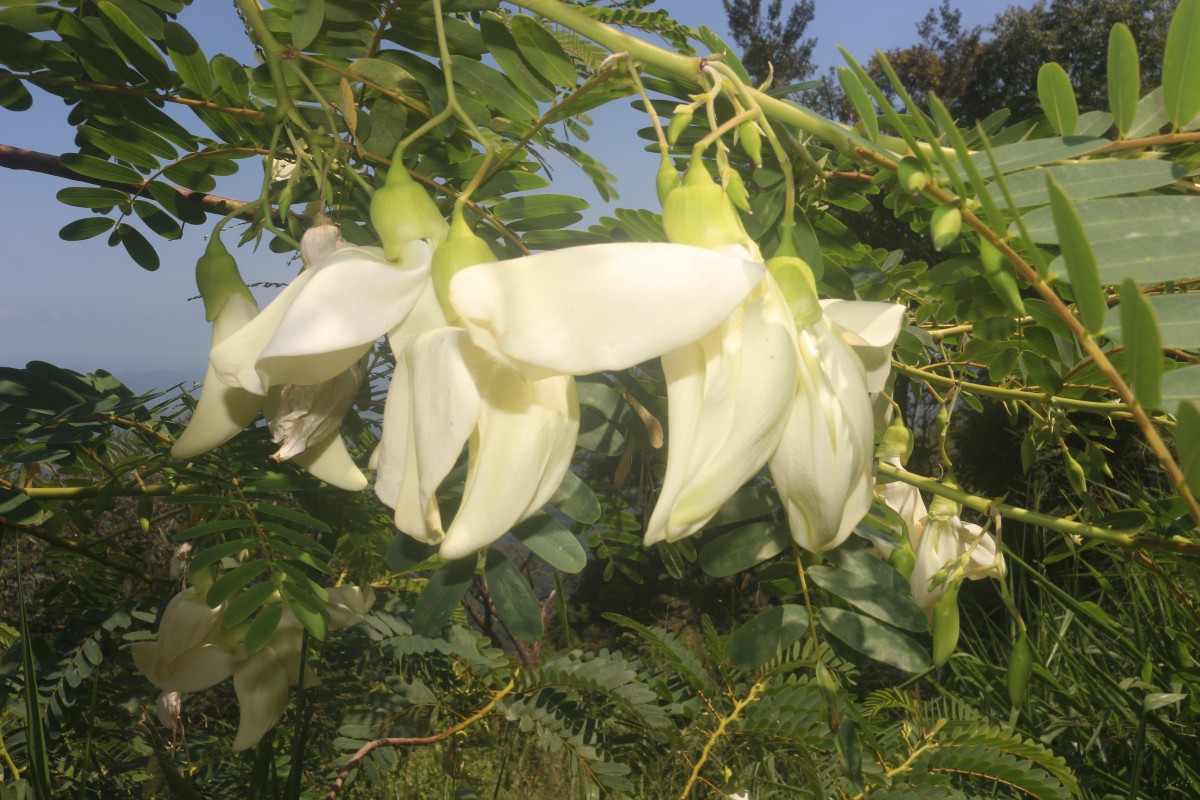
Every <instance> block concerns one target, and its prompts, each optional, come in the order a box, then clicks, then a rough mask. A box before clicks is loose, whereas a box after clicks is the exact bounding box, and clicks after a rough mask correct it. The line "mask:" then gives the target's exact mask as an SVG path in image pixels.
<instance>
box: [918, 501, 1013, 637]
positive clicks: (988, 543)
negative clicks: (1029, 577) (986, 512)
mask: <svg viewBox="0 0 1200 800" xmlns="http://www.w3.org/2000/svg"><path fill="white" fill-rule="evenodd" d="M915 549H916V563H915V565H914V566H913V573H912V576H911V577H910V578H909V582H910V585H911V588H912V597H913V601H914V602H915V603H916V604H917V605H919V606H920V607H921V608H922V609H924V610H925V613H926V614H931V613H933V606H934V605H935V604H936V603H937V601H938V599H939V598H940V597H941V596H942V595H943V594H945V593H946V589H947V584H944V583H943V584H939V585H938V586H932V587H931V586H930V579H931V578H933V576H934V574H936V573H937V572H938V571H940V570H941V569H943V568H944V567H946V566H948V565H952V562H958V561H959V560H960V559H961V558H962V557H963V556H964V555H966V554H967V553H970V556H969V558H968V559H967V563H966V565H965V566H966V569H967V573H966V577H968V578H970V579H972V580H981V579H983V578H986V577H989V576H990V575H994V576H997V577H999V576H1000V575H1003V574H1004V558H1003V556H1000V557H999V558H997V553H996V540H995V539H993V538H992V536H991V534H988V533H984V531H983V528H981V527H979V526H978V525H976V524H975V523H973V522H963V521H962V520H961V519H960V518H959V517H958V516H949V517H930V518H928V519H927V520H926V521H925V526H924V529H923V531H922V533H921V537H920V542H919V543H918V544H917V545H916V547H915Z"/></svg>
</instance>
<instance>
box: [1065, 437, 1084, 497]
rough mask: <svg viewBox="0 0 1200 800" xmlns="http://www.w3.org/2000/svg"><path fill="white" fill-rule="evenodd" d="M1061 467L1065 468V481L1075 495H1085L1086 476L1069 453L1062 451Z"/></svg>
mask: <svg viewBox="0 0 1200 800" xmlns="http://www.w3.org/2000/svg"><path fill="white" fill-rule="evenodd" d="M1063 465H1064V466H1066V468H1067V480H1068V481H1069V482H1070V484H1071V488H1072V489H1074V490H1075V494H1078V495H1080V496H1082V495H1085V494H1087V475H1086V474H1085V473H1084V471H1083V467H1082V466H1081V465H1080V463H1079V462H1078V461H1076V460H1075V458H1074V456H1072V455H1071V451H1070V450H1067V449H1065V448H1064V449H1063Z"/></svg>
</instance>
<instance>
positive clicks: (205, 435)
mask: <svg viewBox="0 0 1200 800" xmlns="http://www.w3.org/2000/svg"><path fill="white" fill-rule="evenodd" d="M257 314H258V306H257V305H255V304H254V300H252V299H251V298H249V297H247V296H246V295H245V294H242V293H240V292H236V293H234V294H232V295H230V297H229V299H228V300H226V301H225V305H224V306H222V308H221V312H220V313H219V314H217V318H216V319H215V320H213V331H212V347H216V346H217V344H219V343H220V342H222V341H224V340H225V339H228V338H229V337H230V336H232V335H234V334H235V333H237V332H238V331H239V330H241V329H242V328H244V327H245V326H246V325H248V324H249V323H250V321H251V320H253V319H254V317H255V316H256V315H257ZM262 404H263V398H262V396H261V395H256V394H252V393H251V392H247V391H246V390H245V389H242V388H241V387H237V386H229V385H228V384H226V383H223V382H222V381H221V380H220V379H219V378H218V376H217V370H216V368H215V367H214V366H213V365H212V362H211V361H210V362H209V363H208V366H207V367H206V369H205V371H204V385H203V387H202V388H201V390H200V399H199V401H197V403H196V410H195V411H193V412H192V418H191V419H190V420H189V421H188V424H187V427H186V428H185V429H184V431H183V433H182V434H180V436H179V438H178V439H176V440H175V444H174V445H173V446H172V447H171V455H172V456H174V457H175V458H192V457H193V456H198V455H200V454H201V453H207V452H208V451H209V450H212V449H213V448H214V447H216V446H218V445H221V444H224V443H225V442H227V441H229V440H230V439H232V438H233V437H234V436H236V435H237V434H238V433H240V432H241V431H242V430H243V429H245V427H246V426H247V425H249V424H250V423H251V422H253V421H254V418H255V417H257V416H258V412H259V411H260V410H261V409H262Z"/></svg>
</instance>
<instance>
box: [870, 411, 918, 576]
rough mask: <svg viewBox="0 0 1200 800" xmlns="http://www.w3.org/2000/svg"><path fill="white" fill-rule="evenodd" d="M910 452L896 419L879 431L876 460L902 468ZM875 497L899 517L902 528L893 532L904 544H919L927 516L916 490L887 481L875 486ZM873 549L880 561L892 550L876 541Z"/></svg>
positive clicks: (908, 439)
mask: <svg viewBox="0 0 1200 800" xmlns="http://www.w3.org/2000/svg"><path fill="white" fill-rule="evenodd" d="M911 451H912V433H911V432H910V431H909V430H908V428H906V427H905V426H904V421H903V420H901V419H900V418H898V417H897V418H896V419H895V420H893V421H892V423H891V424H890V425H889V426H888V428H887V430H885V431H884V432H883V440H882V441H881V442H880V444H879V451H878V456H879V461H880V462H881V463H884V464H889V465H891V466H893V467H896V468H897V469H902V468H903V466H904V462H905V461H906V460H907V459H908V456H909V453H910V452H911ZM875 496H876V497H878V498H879V499H880V500H882V501H883V503H884V505H886V506H887V507H888V508H890V509H891V510H892V511H894V512H895V513H896V515H897V516H898V517H899V518H900V521H901V523H902V524H903V526H904V527H903V529H902V530H897V531H896V532H897V533H899V534H900V535H901V536H903V537H905V539H904V541H907V542H909V544H910V546H912V545H915V543H916V542H918V541H920V537H921V529H922V527H923V526H924V525H925V518H926V517H927V516H928V515H929V511H928V509H927V508H926V507H925V501H924V500H923V499H922V498H921V492H920V490H918V489H917V487H915V486H913V485H911V484H908V483H905V482H904V481H889V482H888V483H876V484H875ZM875 546H876V548H877V549H878V551H879V555H880V556H881V557H882V558H888V557H889V556H890V555H891V553H892V550H893V548H892V547H891V546H890V545H884V544H882V543H879V542H876V545H875ZM909 552H912V551H909Z"/></svg>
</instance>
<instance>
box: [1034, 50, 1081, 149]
mask: <svg viewBox="0 0 1200 800" xmlns="http://www.w3.org/2000/svg"><path fill="white" fill-rule="evenodd" d="M1037 92H1038V100H1039V102H1041V104H1042V110H1043V111H1045V112H1046V118H1047V119H1048V120H1050V124H1051V125H1053V126H1054V130H1055V131H1056V132H1057V133H1058V135H1059V136H1070V135H1071V134H1073V133H1074V132H1075V125H1076V123H1078V122H1079V106H1078V105H1076V103H1075V89H1074V88H1073V87H1072V86H1071V79H1070V78H1069V77H1067V71H1066V70H1065V69H1063V68H1062V65H1061V64H1057V63H1055V62H1050V63H1049V64H1043V65H1042V67H1041V69H1039V70H1038V77H1037Z"/></svg>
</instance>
